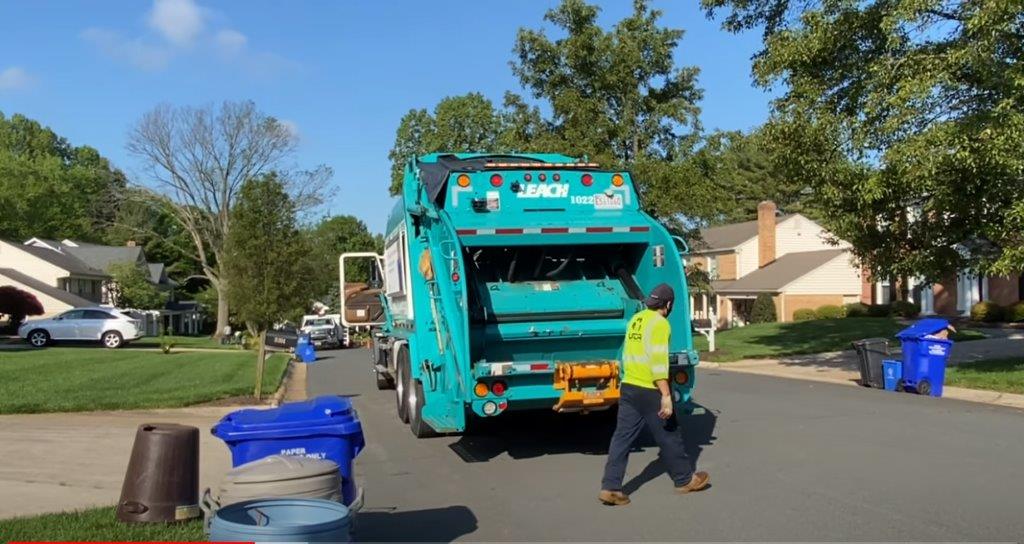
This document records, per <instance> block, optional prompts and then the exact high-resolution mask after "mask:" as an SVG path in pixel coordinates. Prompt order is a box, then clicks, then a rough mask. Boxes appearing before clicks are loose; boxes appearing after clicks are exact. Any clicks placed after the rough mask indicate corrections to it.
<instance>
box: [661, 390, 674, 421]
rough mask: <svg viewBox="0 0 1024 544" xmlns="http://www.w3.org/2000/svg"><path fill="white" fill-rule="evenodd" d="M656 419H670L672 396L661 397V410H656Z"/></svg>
mask: <svg viewBox="0 0 1024 544" xmlns="http://www.w3.org/2000/svg"><path fill="white" fill-rule="evenodd" d="M658 417H660V418H661V419H668V418H670V417H672V395H662V397H661V410H658Z"/></svg>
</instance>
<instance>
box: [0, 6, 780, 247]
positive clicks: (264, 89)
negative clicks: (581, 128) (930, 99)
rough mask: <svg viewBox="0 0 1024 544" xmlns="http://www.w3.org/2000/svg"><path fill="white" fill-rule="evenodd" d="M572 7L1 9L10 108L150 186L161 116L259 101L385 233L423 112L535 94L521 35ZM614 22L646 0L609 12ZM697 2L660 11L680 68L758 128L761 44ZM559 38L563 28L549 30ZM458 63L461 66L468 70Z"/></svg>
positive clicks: (762, 113) (4, 97)
mask: <svg viewBox="0 0 1024 544" xmlns="http://www.w3.org/2000/svg"><path fill="white" fill-rule="evenodd" d="M556 3H557V2H556V0H520V1H516V2H497V1H489V0H488V1H482V0H481V1H469V0H463V1H458V2H457V1H453V0H436V1H431V2H413V1H411V0H403V1H398V0H395V1H386V0H377V1H373V2H370V1H360V2H356V1H288V2H274V1H268V0H250V1H246V2H242V1H233V2H212V1H210V0H155V1H149V0H145V1H143V0H105V1H103V2H78V1H67V2H56V1H48V2H30V1H27V0H22V1H5V2H2V3H0V20H2V21H4V23H5V24H4V27H5V28H4V32H2V33H0V111H3V112H4V113H5V114H6V115H10V114H12V113H22V114H25V115H27V116H29V117H32V118H35V119H37V120H39V121H40V122H42V123H43V124H45V125H48V126H50V127H51V128H53V129H54V130H55V131H56V132H58V133H60V134H62V135H64V136H65V137H67V138H68V139H69V140H71V142H72V143H73V144H76V145H80V144H88V145H91V146H93V147H96V148H98V149H99V150H100V152H101V153H103V154H104V155H105V156H107V157H109V158H110V159H111V160H112V161H113V162H114V163H115V165H117V166H118V167H120V168H122V169H123V170H125V171H126V172H127V173H128V174H129V176H131V177H132V179H133V180H134V181H138V182H141V183H145V181H146V180H145V179H144V178H140V177H138V176H137V174H138V173H139V171H138V169H137V167H136V165H135V163H134V162H133V160H132V158H131V157H129V156H128V155H127V153H126V152H125V150H124V142H125V134H126V132H127V131H128V129H129V127H130V126H131V125H132V124H133V123H134V122H135V121H136V120H137V119H139V117H140V116H141V115H142V114H143V113H144V112H146V111H147V110H149V109H151V108H152V107H153V106H155V105H157V104H159V103H162V102H168V103H171V104H175V105H204V104H210V103H217V102H220V101H223V100H239V99H252V100H255V101H256V103H257V105H258V106H259V107H260V109H262V110H263V111H265V112H267V113H269V114H271V115H274V116H275V117H277V118H279V119H282V120H285V121H286V122H288V123H290V124H292V125H293V126H294V127H295V130H297V133H298V134H299V137H300V148H299V154H298V157H297V162H298V164H300V165H303V166H314V165H316V164H327V165H329V166H331V167H332V168H334V173H335V175H334V180H333V186H332V191H331V195H330V196H329V200H328V202H327V204H326V205H325V210H324V211H325V212H326V213H330V214H342V213H345V214H353V215H356V216H358V217H360V218H361V219H363V220H364V221H365V222H366V223H367V224H368V225H369V226H370V228H371V229H372V230H374V231H377V232H379V231H381V230H382V229H383V226H384V222H385V219H386V214H387V212H388V211H389V210H390V207H391V199H390V197H389V196H388V194H387V186H388V176H389V163H388V160H387V153H388V150H389V149H390V148H391V144H392V142H393V139H394V131H395V128H396V127H397V125H398V121H399V119H400V118H401V117H402V115H403V114H404V113H405V112H407V111H408V110H409V109H410V108H421V107H427V108H430V107H432V106H433V105H434V104H436V103H437V101H438V100H440V99H441V98H443V97H445V96H448V95H455V94H462V93H465V92H469V91H480V92H483V93H484V94H485V95H487V96H488V97H489V98H491V99H492V100H494V101H495V102H496V103H500V101H501V97H502V94H503V93H504V91H505V90H507V89H511V90H517V91H518V90H519V85H518V82H517V81H516V79H515V78H514V77H513V75H512V73H511V70H510V69H509V67H508V62H509V60H511V58H512V53H511V50H512V46H513V43H514V40H515V33H516V30H517V29H518V28H519V27H522V26H529V27H534V28H535V27H539V26H541V23H542V21H541V20H542V17H543V14H544V12H545V11H546V10H547V9H548V8H549V7H551V6H553V5H555V4H556ZM600 4H601V5H602V16H601V17H602V22H603V23H605V24H606V25H610V24H612V23H614V22H615V21H617V20H618V19H620V18H622V17H623V16H625V15H626V14H627V13H628V11H629V10H630V8H631V2H628V1H627V0H616V1H614V2H600ZM697 4H698V3H697V1H696V0H687V1H679V2H670V1H668V0H655V2H654V5H655V6H656V7H658V8H660V9H662V10H663V11H664V12H665V14H664V17H663V23H664V24H667V25H669V26H672V27H675V28H683V29H685V30H686V35H685V37H684V38H683V41H682V43H681V45H680V47H679V48H678V50H677V52H676V57H677V60H678V62H680V63H683V64H688V65H696V66H698V67H700V69H701V75H700V84H701V86H702V87H703V88H704V90H705V98H704V101H703V102H702V104H701V106H702V108H703V113H702V122H703V123H704V126H705V127H706V128H708V129H714V128H723V129H749V128H751V127H754V126H756V125H758V124H760V123H761V122H763V121H764V120H765V118H766V117H767V112H768V100H769V96H768V95H766V94H765V93H764V92H762V91H761V90H759V89H756V88H754V87H753V86H752V85H751V80H750V57H751V55H752V54H753V53H754V52H755V51H756V50H757V49H758V48H759V46H760V39H759V38H760V36H759V35H758V34H757V33H749V34H746V35H741V36H735V35H730V34H727V33H725V32H723V31H721V30H720V29H719V27H718V24H717V23H716V22H714V21H709V20H707V19H706V18H705V17H704V15H703V13H702V12H701V11H700V9H699V7H698V5H697ZM549 32H550V30H549ZM455 66H457V67H458V69H453V67H455Z"/></svg>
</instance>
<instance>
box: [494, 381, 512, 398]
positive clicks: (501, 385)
mask: <svg viewBox="0 0 1024 544" xmlns="http://www.w3.org/2000/svg"><path fill="white" fill-rule="evenodd" d="M507 389H508V387H506V386H505V382H494V383H493V384H491V393H493V394H494V396H496V397H500V396H502V395H504V394H505V391H506V390H507Z"/></svg>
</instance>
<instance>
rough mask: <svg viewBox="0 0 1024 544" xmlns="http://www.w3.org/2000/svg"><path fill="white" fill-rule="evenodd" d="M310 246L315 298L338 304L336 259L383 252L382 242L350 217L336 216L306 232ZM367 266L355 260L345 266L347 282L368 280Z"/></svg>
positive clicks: (360, 260)
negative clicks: (367, 252)
mask: <svg viewBox="0 0 1024 544" xmlns="http://www.w3.org/2000/svg"><path fill="white" fill-rule="evenodd" d="M306 234H307V237H308V238H309V244H310V248H311V251H310V259H311V260H312V261H313V262H312V263H311V265H310V266H311V268H312V276H311V278H312V281H311V282H310V283H311V285H312V286H313V290H312V291H311V292H312V293H313V295H314V298H316V299H318V300H321V301H325V302H326V301H328V300H332V301H337V300H338V298H337V293H338V289H339V285H338V257H339V256H341V254H342V253H346V252H354V251H372V252H375V253H378V254H379V253H381V252H382V251H383V246H384V243H383V240H382V239H381V237H379V236H374V235H373V234H371V233H370V230H369V229H367V228H366V224H365V223H363V222H362V221H360V220H359V219H357V218H355V217H353V216H351V215H337V216H334V217H327V218H324V219H323V220H321V221H320V222H319V223H318V224H316V225H315V226H314V227H313V228H311V229H310V230H308V231H307V232H306ZM369 264H370V263H369V262H368V261H367V260H366V259H357V260H353V261H351V262H349V263H347V266H346V270H345V274H346V280H348V281H351V282H366V281H369V279H370V268H369Z"/></svg>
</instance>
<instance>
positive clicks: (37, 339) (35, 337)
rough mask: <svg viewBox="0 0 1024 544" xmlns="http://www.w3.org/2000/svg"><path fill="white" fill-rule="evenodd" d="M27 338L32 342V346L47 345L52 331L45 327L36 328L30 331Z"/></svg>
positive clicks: (40, 346)
mask: <svg viewBox="0 0 1024 544" xmlns="http://www.w3.org/2000/svg"><path fill="white" fill-rule="evenodd" d="M26 338H27V339H28V343H29V344H32V346H34V347H37V348H43V347H46V344H49V343H50V333H48V332H46V331H44V330H43V329H36V330H34V331H32V332H30V333H28V336H27V337H26Z"/></svg>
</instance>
